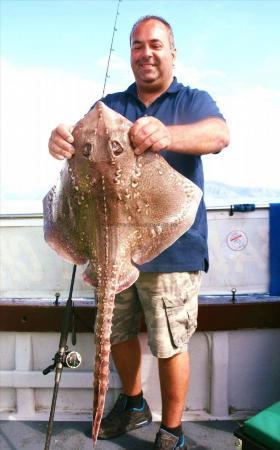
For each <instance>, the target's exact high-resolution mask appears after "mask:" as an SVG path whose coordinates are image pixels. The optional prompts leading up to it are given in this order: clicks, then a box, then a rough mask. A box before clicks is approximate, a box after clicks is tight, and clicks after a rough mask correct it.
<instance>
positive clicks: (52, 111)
mask: <svg viewBox="0 0 280 450" xmlns="http://www.w3.org/2000/svg"><path fill="white" fill-rule="evenodd" d="M101 91H102V86H101V85H100V83H98V82H95V81H90V80H87V79H83V78H80V77H77V76H75V75H73V74H68V73H67V72H65V71H63V70H59V69H50V68H44V67H20V66H16V65H13V64H10V63H9V62H8V61H7V60H4V61H3V60H2V61H1V172H2V173H1V183H2V191H5V192H19V193H20V194H22V193H26V195H28V194H29V193H31V192H34V190H36V189H38V190H40V189H43V188H45V189H46V188H47V187H49V186H51V184H52V183H53V182H54V181H55V179H56V176H57V173H58V171H59V167H60V163H59V162H56V161H55V160H53V158H50V156H49V154H48V150H47V147H48V139H49V136H50V132H51V130H52V129H53V128H54V127H55V126H56V125H57V124H58V123H60V122H64V123H69V124H73V123H75V122H76V121H77V120H78V119H80V117H82V116H83V115H84V113H85V112H86V111H88V109H89V108H90V106H91V105H92V103H93V102H94V101H95V100H96V99H98V98H99V97H100V93H101Z"/></svg>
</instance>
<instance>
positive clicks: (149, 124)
mask: <svg viewBox="0 0 280 450" xmlns="http://www.w3.org/2000/svg"><path fill="white" fill-rule="evenodd" d="M129 137H130V140H131V143H132V145H133V147H134V151H135V154H136V155H140V154H141V153H144V152H145V151H146V150H151V151H152V152H159V151H160V150H163V149H165V148H168V147H169V146H170V144H171V134H170V132H169V130H168V128H167V127H166V126H165V125H164V124H163V123H162V122H161V121H160V120H158V119H156V118H155V117H151V116H145V117H141V118H140V119H138V120H136V122H135V123H134V124H133V125H132V127H131V128H130V131H129Z"/></svg>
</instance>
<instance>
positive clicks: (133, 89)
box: [126, 77, 183, 98]
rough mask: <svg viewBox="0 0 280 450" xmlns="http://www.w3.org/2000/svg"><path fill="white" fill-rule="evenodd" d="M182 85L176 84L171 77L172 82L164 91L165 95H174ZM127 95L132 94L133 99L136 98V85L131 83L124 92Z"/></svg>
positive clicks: (175, 79) (174, 78) (175, 80)
mask: <svg viewBox="0 0 280 450" xmlns="http://www.w3.org/2000/svg"><path fill="white" fill-rule="evenodd" d="M182 86H183V85H182V83H178V81H177V78H176V77H173V81H172V83H171V84H170V86H169V88H168V89H166V91H165V93H166V92H168V93H169V94H174V93H176V92H178V91H179V90H180V89H182ZM126 92H128V93H129V94H132V95H133V96H134V97H136V98H138V96H137V88H136V83H132V84H131V85H130V86H129V87H128V88H127V90H126Z"/></svg>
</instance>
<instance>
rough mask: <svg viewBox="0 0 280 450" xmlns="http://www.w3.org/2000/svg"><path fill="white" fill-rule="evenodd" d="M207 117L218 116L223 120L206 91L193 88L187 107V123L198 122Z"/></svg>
mask: <svg viewBox="0 0 280 450" xmlns="http://www.w3.org/2000/svg"><path fill="white" fill-rule="evenodd" d="M208 117H218V118H220V119H223V120H225V119H224V116H223V115H222V113H221V112H220V110H219V108H218V106H217V104H216V102H215V101H214V100H213V98H212V97H211V96H210V95H209V94H208V92H206V91H200V90H198V89H194V90H193V91H192V96H191V101H190V103H189V107H188V121H189V123H191V122H198V121H199V120H203V119H207V118H208Z"/></svg>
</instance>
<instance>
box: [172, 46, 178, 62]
mask: <svg viewBox="0 0 280 450" xmlns="http://www.w3.org/2000/svg"><path fill="white" fill-rule="evenodd" d="M171 53H172V57H173V64H175V62H176V56H177V51H176V48H172V50H171Z"/></svg>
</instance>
